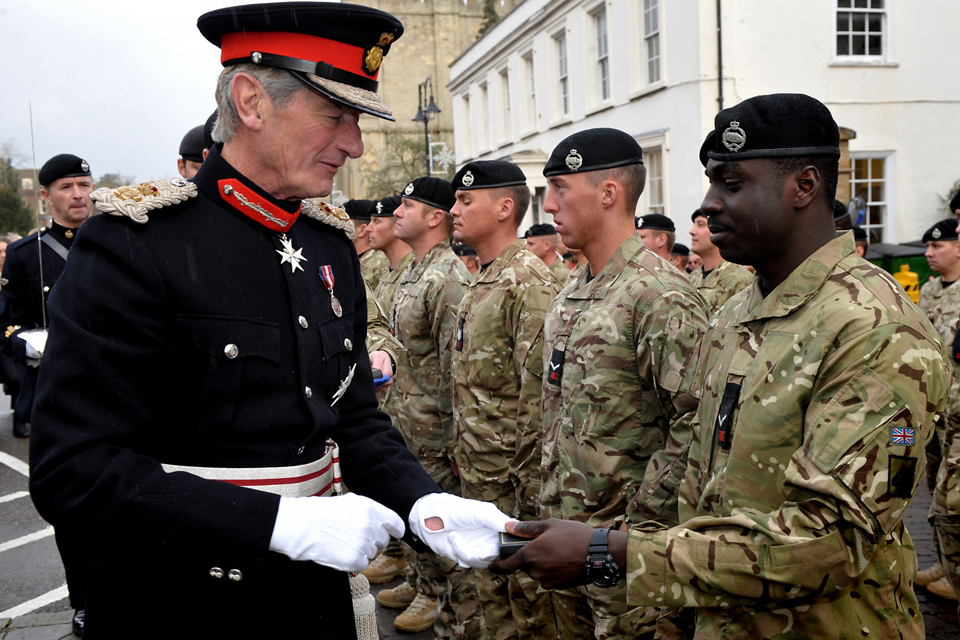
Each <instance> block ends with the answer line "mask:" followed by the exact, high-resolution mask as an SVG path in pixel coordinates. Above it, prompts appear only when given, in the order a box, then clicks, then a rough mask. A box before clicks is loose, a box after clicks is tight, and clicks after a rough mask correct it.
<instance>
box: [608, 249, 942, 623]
mask: <svg viewBox="0 0 960 640" xmlns="http://www.w3.org/2000/svg"><path fill="white" fill-rule="evenodd" d="M854 249H855V244H854V240H853V235H852V234H846V235H844V236H843V237H841V238H838V239H836V240H833V241H831V242H829V243H828V244H826V245H825V246H823V247H821V248H820V249H819V250H818V251H817V252H815V253H814V254H813V255H811V256H810V257H809V258H807V260H806V261H804V262H803V263H802V264H801V265H800V266H798V267H797V268H796V269H795V270H794V271H793V273H792V274H791V275H790V276H789V277H788V278H787V279H786V280H785V281H784V282H782V283H781V284H780V286H779V287H778V288H777V289H776V290H775V291H774V292H772V293H771V294H770V295H769V296H768V297H767V298H766V299H764V298H763V297H762V295H761V292H760V289H759V287H758V286H756V285H755V286H753V287H751V288H750V289H748V290H746V291H743V292H741V293H740V294H738V295H737V296H736V297H734V298H733V299H732V300H731V301H730V303H729V304H727V305H726V306H725V308H724V310H723V312H722V313H721V314H720V315H719V316H717V317H715V318H714V319H713V320H712V321H711V323H710V329H709V330H708V332H707V335H706V337H705V338H704V342H703V349H702V353H701V356H700V364H699V366H698V374H697V379H698V387H699V385H701V384H702V395H701V402H700V409H699V412H698V415H699V422H700V428H699V430H698V431H696V432H695V435H694V440H693V443H692V445H691V447H690V455H689V462H688V467H687V472H686V476H685V479H684V484H683V489H682V493H681V496H680V518H681V522H682V525H681V526H679V527H675V528H672V529H669V530H665V529H663V528H661V527H657V526H656V525H654V524H649V523H648V524H644V525H640V526H637V527H634V528H633V529H631V532H630V539H629V543H628V548H627V581H628V589H629V597H630V602H632V603H635V604H646V605H649V606H656V605H660V606H663V607H668V608H683V607H696V613H697V621H696V633H695V634H694V637H695V638H696V639H704V640H705V639H707V638H710V639H714V638H727V639H741V638H742V639H750V640H756V639H757V638H769V639H771V640H787V639H791V640H802V639H806V638H810V639H813V638H816V639H820V638H854V637H856V638H916V639H920V638H923V636H924V631H923V620H922V618H921V615H920V607H919V605H918V604H917V600H916V597H915V596H914V593H913V588H912V587H913V584H912V582H913V577H914V575H915V573H916V569H917V566H916V565H917V560H916V555H915V553H914V551H913V546H912V541H911V539H910V535H909V534H908V533H907V531H906V528H905V527H904V525H903V522H902V521H901V516H902V515H903V512H904V511H905V510H906V508H907V505H908V503H909V501H910V499H911V498H912V497H913V495H914V491H915V490H916V487H917V484H918V482H919V479H920V477H921V475H922V469H923V459H924V443H925V442H926V441H927V439H928V438H929V437H931V436H932V433H933V424H934V421H935V420H936V413H937V412H939V411H941V410H942V409H943V406H944V402H945V399H946V393H947V376H946V374H945V371H944V367H943V358H942V355H941V345H940V342H939V340H938V338H937V336H936V334H935V333H934V331H933V329H932V328H931V327H930V325H929V323H928V322H927V321H926V320H925V319H924V318H923V317H922V315H921V314H920V313H919V312H918V310H917V308H916V307H915V306H914V305H913V303H912V302H910V300H909V299H908V298H907V296H906V295H905V294H904V292H903V290H902V289H900V287H899V286H898V285H897V283H896V282H895V281H894V280H893V279H892V278H891V277H890V276H889V275H887V274H886V273H884V272H882V271H881V270H880V269H878V268H876V267H874V266H873V265H871V264H869V263H868V262H866V261H864V260H862V259H861V258H859V257H857V255H856V254H855V251H854Z"/></svg>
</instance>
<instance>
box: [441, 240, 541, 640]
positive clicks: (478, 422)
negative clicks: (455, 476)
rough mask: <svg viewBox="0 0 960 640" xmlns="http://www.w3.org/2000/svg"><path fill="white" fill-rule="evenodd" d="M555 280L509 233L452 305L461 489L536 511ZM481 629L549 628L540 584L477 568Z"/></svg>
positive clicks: (513, 511)
mask: <svg viewBox="0 0 960 640" xmlns="http://www.w3.org/2000/svg"><path fill="white" fill-rule="evenodd" d="M559 291H560V283H559V282H558V281H557V280H556V279H555V278H554V277H553V275H552V274H551V273H550V269H549V268H547V267H546V265H544V263H543V262H542V261H541V260H540V258H538V257H537V256H535V255H534V254H532V253H530V252H529V251H527V250H525V249H524V241H523V240H518V241H516V242H514V243H512V244H510V245H509V246H507V248H505V249H504V250H503V251H502V252H501V253H500V255H499V256H498V257H497V259H496V260H494V261H493V263H491V264H490V266H488V267H487V268H486V269H485V270H483V271H481V272H480V273H478V274H477V276H476V280H475V281H474V282H473V283H472V284H471V285H470V288H469V289H468V290H467V293H466V295H465V296H464V297H463V301H462V302H461V303H460V310H459V312H458V314H457V334H456V341H455V344H454V350H453V361H452V365H451V368H452V371H453V381H454V403H453V417H454V420H455V423H456V439H455V442H454V452H455V455H456V461H457V466H458V467H459V469H460V486H461V488H462V490H463V496H464V497H470V498H473V499H475V500H484V501H486V502H492V503H494V504H495V505H496V506H497V508H498V509H500V510H501V511H503V512H504V513H506V514H507V515H509V516H512V517H514V518H517V519H519V520H533V519H536V518H537V516H538V513H539V506H538V499H539V494H540V453H541V451H540V439H541V438H540V436H541V433H542V428H541V422H540V392H541V388H542V384H543V382H542V376H543V319H544V315H545V314H546V311H547V307H549V306H550V301H551V300H553V298H554V296H556V295H557V293H558V292H559ZM477 585H478V589H479V592H480V607H481V610H482V613H481V615H482V618H483V620H482V628H483V630H484V633H485V635H484V636H483V637H489V638H494V639H496V640H505V639H507V638H544V637H552V636H555V635H556V626H555V623H554V619H553V609H552V607H551V605H550V596H549V594H548V593H547V592H540V593H538V586H539V584H538V582H537V581H535V580H532V579H530V578H529V577H528V576H526V574H513V575H511V576H495V575H493V574H491V573H490V572H488V571H482V572H477Z"/></svg>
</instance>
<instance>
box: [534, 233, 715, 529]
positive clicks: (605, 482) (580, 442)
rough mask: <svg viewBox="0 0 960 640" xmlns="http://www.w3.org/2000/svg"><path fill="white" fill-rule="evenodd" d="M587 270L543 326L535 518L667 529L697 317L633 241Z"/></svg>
mask: <svg viewBox="0 0 960 640" xmlns="http://www.w3.org/2000/svg"><path fill="white" fill-rule="evenodd" d="M588 274H589V270H588V269H586V268H584V270H583V272H582V273H581V274H580V276H579V277H578V278H577V279H576V280H575V281H573V282H571V283H569V284H568V285H567V286H566V287H564V289H563V291H561V292H560V295H558V296H557V297H556V299H554V301H553V303H552V304H551V305H550V311H549V313H548V314H547V319H546V325H545V331H544V349H543V362H544V381H543V432H544V433H543V463H542V467H541V469H542V475H543V489H542V490H541V493H540V496H541V503H542V515H543V517H558V518H564V519H569V520H580V521H584V522H587V523H589V524H590V525H592V526H607V525H611V524H612V523H613V522H614V520H616V519H621V520H622V519H623V517H624V515H625V514H627V513H628V506H629V507H630V509H629V511H630V514H629V515H630V516H631V518H635V519H658V520H661V521H663V522H667V523H675V522H677V502H676V500H677V495H678V491H679V486H680V482H681V481H682V478H683V473H684V470H685V465H686V463H685V455H686V452H687V447H688V446H689V442H690V435H691V431H692V423H693V420H694V419H695V413H696V408H697V396H696V393H695V392H694V391H693V382H694V373H695V370H696V363H697V354H698V352H699V348H700V340H701V338H702V337H703V332H704V330H705V328H706V310H705V309H704V307H703V302H702V301H701V300H700V297H699V296H698V295H697V293H696V291H694V289H693V287H691V286H690V284H689V283H688V282H687V281H686V280H684V279H683V278H681V277H680V276H679V275H677V274H676V272H675V271H674V269H673V268H672V267H670V266H669V265H668V264H667V263H666V262H665V261H664V260H663V259H661V258H660V257H659V256H657V255H656V254H654V253H652V252H650V251H647V250H646V248H645V247H644V246H643V242H642V241H641V240H640V237H639V236H637V235H636V234H633V235H632V236H630V238H629V239H627V240H626V241H625V242H624V243H623V245H621V246H620V248H619V249H618V250H617V252H616V253H614V255H613V256H612V257H611V258H610V261H609V262H608V263H607V265H606V266H605V267H604V268H603V270H602V271H601V272H600V273H599V274H598V275H597V277H596V278H594V279H593V280H592V281H590V282H588V281H587V275H588ZM638 492H639V493H638ZM635 494H637V495H635ZM631 501H632V502H631Z"/></svg>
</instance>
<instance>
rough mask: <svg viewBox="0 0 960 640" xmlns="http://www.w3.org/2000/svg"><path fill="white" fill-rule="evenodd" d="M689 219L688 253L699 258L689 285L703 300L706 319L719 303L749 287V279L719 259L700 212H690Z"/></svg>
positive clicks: (705, 220)
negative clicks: (690, 222) (700, 262)
mask: <svg viewBox="0 0 960 640" xmlns="http://www.w3.org/2000/svg"><path fill="white" fill-rule="evenodd" d="M691 219H692V220H693V228H692V229H690V250H691V251H693V253H695V254H697V255H698V256H700V258H701V259H702V260H703V264H702V266H700V267H698V268H697V269H696V270H694V271H693V272H692V273H691V274H690V282H691V283H692V284H693V286H695V287H696V288H697V291H698V292H699V293H700V295H701V296H703V299H704V300H705V301H706V303H707V309H708V310H709V311H710V315H711V316H714V315H716V313H717V311H719V310H720V307H722V306H723V303H725V302H726V301H727V300H729V299H730V298H732V297H733V295H734V294H735V293H737V292H738V291H742V290H743V289H745V288H747V287H748V286H750V283H751V282H753V276H752V275H751V274H750V272H749V271H747V270H746V269H745V268H744V267H743V266H741V265H739V264H733V263H732V262H728V261H727V260H724V259H723V256H721V255H720V250H719V249H717V247H716V245H714V244H713V242H711V241H710V229H709V228H708V227H707V216H706V215H705V214H704V213H703V212H702V211H701V210H700V209H697V210H696V211H694V212H693V215H692V216H691Z"/></svg>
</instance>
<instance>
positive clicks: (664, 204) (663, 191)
mask: <svg viewBox="0 0 960 640" xmlns="http://www.w3.org/2000/svg"><path fill="white" fill-rule="evenodd" d="M669 135H670V131H669V130H668V129H660V130H657V131H650V132H646V133H641V134H639V135H637V136H636V139H637V142H638V143H639V144H640V146H641V147H642V148H643V162H644V166H646V168H647V182H646V186H644V188H643V193H642V194H640V201H639V202H638V203H637V215H638V216H645V215H647V214H648V213H662V214H663V215H665V216H667V217H668V218H670V219H671V220H673V221H674V224H676V223H677V222H678V220H677V218H676V217H675V216H673V215H671V213H672V212H671V211H670V188H669V187H670V165H669V158H670V148H669ZM654 152H659V154H660V202H659V203H651V201H650V196H651V195H652V190H651V188H650V186H651V175H650V167H649V166H647V164H648V163H647V161H648V154H651V153H654ZM654 205H659V207H660V208H659V210H655V209H652V206H654ZM681 217H682V216H681ZM678 226H679V225H678Z"/></svg>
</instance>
